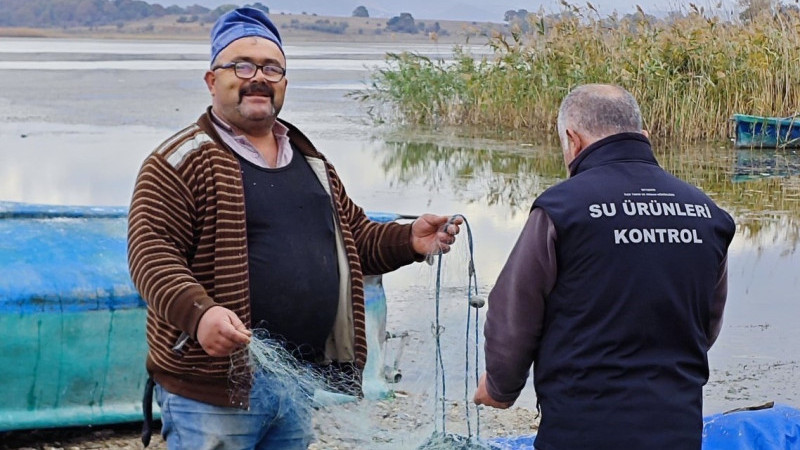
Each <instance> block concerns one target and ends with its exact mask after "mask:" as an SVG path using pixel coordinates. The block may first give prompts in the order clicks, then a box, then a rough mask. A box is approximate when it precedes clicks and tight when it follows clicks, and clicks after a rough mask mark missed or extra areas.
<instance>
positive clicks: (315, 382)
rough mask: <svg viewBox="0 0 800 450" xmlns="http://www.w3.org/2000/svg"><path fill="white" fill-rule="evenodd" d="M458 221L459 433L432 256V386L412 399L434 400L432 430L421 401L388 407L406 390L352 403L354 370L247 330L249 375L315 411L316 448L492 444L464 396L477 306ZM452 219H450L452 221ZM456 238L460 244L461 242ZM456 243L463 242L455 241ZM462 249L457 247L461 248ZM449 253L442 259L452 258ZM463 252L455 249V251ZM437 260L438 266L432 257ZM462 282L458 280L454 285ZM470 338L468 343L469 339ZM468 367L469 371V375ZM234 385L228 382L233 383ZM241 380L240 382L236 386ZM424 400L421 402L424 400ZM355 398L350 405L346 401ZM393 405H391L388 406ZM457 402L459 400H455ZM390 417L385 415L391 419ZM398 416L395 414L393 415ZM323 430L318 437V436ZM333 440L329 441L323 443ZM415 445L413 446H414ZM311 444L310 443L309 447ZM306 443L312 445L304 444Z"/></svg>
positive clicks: (469, 387) (430, 449) (437, 449)
mask: <svg viewBox="0 0 800 450" xmlns="http://www.w3.org/2000/svg"><path fill="white" fill-rule="evenodd" d="M458 217H460V218H461V219H462V220H463V225H462V226H463V227H464V228H465V229H466V234H467V237H466V239H465V240H466V243H467V244H466V245H467V247H468V253H467V260H468V265H467V275H468V282H467V293H466V301H463V306H464V308H465V309H466V317H467V323H466V330H465V341H464V342H465V345H464V347H463V349H464V352H465V355H464V358H465V359H464V363H463V366H462V367H463V368H464V385H463V388H464V397H463V404H462V408H463V409H462V410H461V416H462V418H463V424H462V425H461V426H459V427H458V428H459V429H460V430H464V428H466V435H461V434H458V433H453V432H448V431H447V422H448V416H449V420H450V423H451V424H452V423H453V419H455V417H454V416H455V414H454V411H453V408H450V406H451V405H452V404H453V401H452V399H450V400H448V399H447V384H446V376H445V361H444V359H443V352H442V345H441V340H440V338H441V336H442V334H443V333H444V326H443V325H442V324H441V322H440V308H441V304H440V302H441V297H442V295H443V292H447V295H450V292H449V290H448V289H446V288H443V287H442V283H441V278H442V264H443V258H444V257H446V256H444V255H434V256H432V257H431V258H429V263H431V264H432V266H433V267H435V271H436V280H435V307H436V311H435V318H434V320H433V322H432V323H431V332H432V334H433V338H434V341H435V351H434V353H435V360H436V361H435V365H434V371H435V376H434V378H435V387H434V392H433V398H432V399H431V397H428V396H424V395H423V396H420V397H419V398H420V399H421V400H419V401H420V402H422V401H425V402H431V400H433V403H434V420H433V422H435V424H434V429H433V431H432V432H430V431H424V430H426V429H427V430H430V428H428V426H430V425H431V420H430V417H427V418H425V417H424V416H423V415H420V414H419V412H420V410H421V409H424V407H425V405H419V406H420V407H417V408H414V409H415V411H416V412H417V416H411V415H408V416H406V415H404V413H398V412H397V410H395V409H393V408H392V407H393V402H396V403H400V402H401V401H408V399H406V398H404V397H406V395H400V398H396V397H394V395H390V396H389V397H388V398H386V399H382V400H381V401H366V400H363V399H362V400H359V397H358V396H356V395H348V394H354V393H355V392H354V391H352V390H348V388H347V386H353V385H358V384H359V382H360V380H359V379H358V377H357V375H354V374H355V373H357V372H353V371H351V372H348V371H346V370H340V368H326V370H324V371H323V370H320V368H319V367H316V366H313V365H309V364H305V363H303V362H300V361H299V360H298V359H296V358H295V356H294V355H293V354H292V352H291V351H289V350H287V347H286V345H285V343H282V342H281V341H280V340H278V339H275V338H273V337H270V336H269V333H268V332H266V331H265V330H260V329H258V330H254V334H253V339H251V343H250V345H249V346H248V354H249V365H250V368H251V373H250V375H252V374H254V373H258V372H259V371H264V372H266V373H269V374H270V375H271V380H274V383H277V386H275V385H272V386H270V389H277V390H279V391H281V392H284V393H285V394H286V395H289V396H291V398H292V400H293V402H294V403H295V404H296V407H297V408H300V409H301V410H304V411H305V412H307V413H309V414H313V411H316V414H315V422H316V424H315V425H316V426H317V430H318V433H317V434H318V436H317V437H318V439H321V442H320V443H319V444H318V445H320V447H318V448H332V447H334V446H335V447H339V445H340V444H343V445H342V447H339V448H373V449H378V448H419V449H421V450H451V449H452V450H457V449H491V448H496V447H493V446H491V445H490V444H488V443H485V442H484V441H482V440H481V439H480V413H479V409H478V408H476V407H475V406H474V405H473V404H472V401H471V393H472V391H473V390H474V388H475V386H476V385H477V378H478V310H479V308H480V307H481V306H483V301H482V300H481V299H479V298H478V297H477V277H476V275H475V265H474V261H473V256H472V233H471V230H470V229H469V224H468V223H467V221H466V218H464V217H463V216H458ZM454 219H455V216H454V218H453V219H451V220H454ZM461 241H464V239H462V240H461ZM462 247H463V244H462ZM462 250H463V249H462ZM452 253H455V252H451V255H450V257H453V255H452ZM462 253H463V252H462ZM437 258H438V263H435V259H437ZM462 286H463V285H462ZM471 337H472V338H474V340H473V341H471V339H470V338H471ZM471 370H474V372H472V373H471ZM471 376H473V377H474V380H473V382H472V384H471V383H470V377H471ZM234 385H236V383H234ZM242 385H244V384H242ZM425 399H427V400H425ZM354 402H356V403H354ZM396 403H395V404H394V406H396ZM457 403H462V402H457ZM393 415H394V416H395V417H392V416H393ZM398 415H399V416H400V417H398ZM319 431H323V433H322V434H324V435H323V436H320V434H321V433H319ZM326 439H334V440H335V442H330V441H326ZM420 442H421V444H420ZM312 445H313V444H312ZM312 448H313V447H312Z"/></svg>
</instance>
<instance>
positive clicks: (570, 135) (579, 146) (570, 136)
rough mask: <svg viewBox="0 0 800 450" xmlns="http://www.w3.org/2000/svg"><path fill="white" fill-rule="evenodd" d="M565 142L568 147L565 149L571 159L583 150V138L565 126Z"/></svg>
mask: <svg viewBox="0 0 800 450" xmlns="http://www.w3.org/2000/svg"><path fill="white" fill-rule="evenodd" d="M567 143H568V148H567V151H568V152H569V155H570V156H571V157H572V158H571V159H575V158H576V157H577V156H578V153H580V152H581V150H583V140H582V139H581V136H580V135H579V134H578V133H576V132H575V131H574V130H571V129H569V128H567Z"/></svg>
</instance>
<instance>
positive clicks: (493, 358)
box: [474, 208, 557, 408]
mask: <svg viewBox="0 0 800 450" xmlns="http://www.w3.org/2000/svg"><path fill="white" fill-rule="evenodd" d="M555 243H556V231H555V227H554V226H553V223H552V221H551V220H550V218H549V217H548V216H547V214H546V213H545V212H544V211H543V210H541V209H539V208H536V209H534V210H533V211H532V212H531V215H530V216H529V217H528V222H527V223H526V224H525V228H524V229H523V230H522V233H521V234H520V237H519V239H518V240H517V243H516V244H515V246H514V249H513V250H512V251H511V255H509V257H508V261H507V262H506V264H505V266H504V267H503V270H502V271H501V272H500V275H499V277H498V279H497V283H496V284H495V286H494V288H493V289H492V291H491V292H490V293H489V300H488V305H489V310H488V312H487V313H486V323H485V325H484V331H483V334H484V337H485V344H484V349H485V355H486V356H485V357H486V375H485V376H484V378H483V379H482V380H481V381H482V382H481V383H480V385H479V386H478V391H477V392H476V393H475V398H474V401H475V403H477V404H479V405H480V404H484V405H489V406H493V407H496V408H507V407H509V406H511V405H512V404H513V403H514V401H516V399H517V397H518V396H519V394H520V392H521V391H522V389H523V387H525V382H526V381H527V379H528V375H529V373H530V367H531V364H532V363H533V359H534V355H535V354H536V351H537V350H538V348H539V342H540V340H541V335H542V329H543V323H544V310H545V299H546V298H547V296H548V295H549V293H550V291H552V289H553V286H555V282H556V267H557V266H556V253H555Z"/></svg>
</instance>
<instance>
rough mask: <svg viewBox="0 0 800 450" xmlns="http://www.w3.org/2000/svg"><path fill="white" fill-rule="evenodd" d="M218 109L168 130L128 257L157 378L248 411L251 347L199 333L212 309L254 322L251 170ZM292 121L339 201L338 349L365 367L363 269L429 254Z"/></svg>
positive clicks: (139, 194)
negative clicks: (247, 179)
mask: <svg viewBox="0 0 800 450" xmlns="http://www.w3.org/2000/svg"><path fill="white" fill-rule="evenodd" d="M208 114H209V113H208V112H206V114H204V115H202V116H201V117H200V119H199V120H198V121H197V122H196V123H194V124H192V125H191V126H189V127H187V128H185V129H183V130H181V131H180V132H178V133H176V134H175V135H174V136H172V137H171V138H169V139H167V140H166V141H165V142H164V143H163V144H161V146H160V147H158V148H157V149H156V150H155V151H154V152H153V153H152V154H151V155H150V156H148V157H147V159H145V161H144V163H143V164H142V167H141V169H140V171H139V175H138V177H137V180H136V185H135V187H134V192H133V199H132V200H131V207H130V213H129V218H128V264H129V267H130V272H131V277H132V279H133V282H134V284H135V285H136V288H137V289H138V290H139V293H140V294H141V296H142V297H143V298H144V300H145V301H146V302H147V306H148V308H147V310H148V312H147V342H148V345H149V353H148V357H147V370H148V372H149V373H150V374H151V375H152V376H153V378H154V379H155V381H156V382H158V383H159V384H160V385H161V386H163V387H164V388H165V389H167V390H168V391H170V392H172V393H175V394H179V395H182V396H185V397H188V398H192V399H195V400H198V401H202V402H206V403H210V404H214V405H219V406H235V407H240V408H246V407H247V406H248V403H247V391H248V389H249V382H250V381H249V376H247V375H244V379H242V377H243V375H241V374H248V373H249V372H248V371H247V366H246V360H245V352H244V351H241V352H238V353H237V354H235V355H234V356H233V357H219V358H217V357H210V356H208V355H207V354H206V353H205V352H204V351H203V349H202V348H201V347H200V345H199V344H198V343H197V342H196V340H195V337H196V332H197V324H198V322H199V320H200V317H201V316H202V315H203V313H204V312H205V311H207V310H208V308H210V307H211V306H214V305H222V306H224V307H226V308H228V309H230V310H232V311H234V312H235V313H236V314H238V315H239V317H240V318H241V319H242V321H243V322H244V323H245V324H246V325H247V326H248V327H249V326H250V299H249V287H248V286H249V280H248V268H247V232H246V229H245V227H246V225H245V208H244V191H243V187H242V179H241V171H240V168H239V162H238V160H237V158H236V157H235V156H234V154H233V152H232V151H231V150H230V149H229V148H227V147H226V146H225V145H224V144H223V143H222V140H221V139H220V137H219V136H218V135H217V133H216V131H215V129H214V127H213V125H212V124H211V121H210V118H209V115H208ZM282 123H284V124H285V125H286V126H287V127H289V139H290V141H291V143H292V144H293V145H294V146H295V147H296V148H297V149H298V150H299V151H300V152H301V153H302V154H303V155H304V156H305V157H306V160H307V161H308V162H309V164H310V165H311V167H312V169H313V170H314V172H315V173H316V174H317V176H318V178H320V181H321V183H322V185H323V187H324V188H325V189H326V190H327V191H328V193H329V194H330V195H331V200H332V203H333V206H334V208H333V210H334V214H335V218H334V222H335V223H336V224H337V228H338V237H337V249H338V251H339V261H340V263H339V267H340V299H339V309H338V313H337V318H336V323H335V325H334V329H333V330H332V332H331V336H330V337H329V339H328V343H327V345H326V355H327V356H328V357H329V358H330V359H331V360H332V361H335V362H340V363H352V364H355V366H356V367H358V368H359V369H363V367H364V363H365V362H366V356H367V345H366V338H365V314H364V285H363V275H364V274H380V273H385V272H388V271H391V270H394V269H396V268H398V267H401V266H403V265H405V264H409V263H411V262H413V261H415V260H419V259H420V256H419V255H416V254H415V253H414V251H413V249H412V247H411V243H410V233H411V227H410V225H401V224H397V223H387V224H380V223H376V222H372V221H370V220H369V219H368V217H367V216H366V215H365V214H364V211H363V210H362V209H361V208H360V207H359V206H357V205H356V204H355V203H353V201H352V200H351V199H350V198H349V197H348V196H347V194H346V192H345V189H344V187H343V186H342V184H341V181H340V179H339V177H338V176H337V174H336V171H335V169H334V168H333V166H332V165H331V164H330V163H328V162H327V161H326V160H325V158H324V156H322V154H320V153H319V152H318V151H317V150H316V149H315V148H314V146H313V145H312V144H311V142H310V141H309V140H308V139H307V138H306V137H305V136H304V135H303V134H302V133H301V132H300V131H299V130H297V129H296V128H295V127H294V126H292V125H291V124H289V123H287V122H284V121H282ZM299 238H300V237H292V236H287V239H299ZM306 282H313V280H306ZM182 332H185V333H187V334H188V335H189V336H190V338H191V339H189V341H188V342H187V344H186V346H185V347H184V348H183V350H184V351H183V355H179V354H178V353H176V352H174V351H172V347H173V346H174V345H175V344H176V341H177V340H178V339H179V337H180V335H181V333H182Z"/></svg>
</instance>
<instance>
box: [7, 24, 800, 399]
mask: <svg viewBox="0 0 800 450" xmlns="http://www.w3.org/2000/svg"><path fill="white" fill-rule="evenodd" d="M402 50H412V51H417V52H421V53H424V54H427V55H429V56H432V57H436V58H444V59H446V58H448V57H449V55H450V52H451V49H450V47H449V46H438V45H435V44H427V45H415V46H413V47H408V46H403V45H400V44H395V45H392V44H352V45H348V44H331V45H328V44H303V45H289V46H287V48H286V53H287V55H288V56H289V61H288V74H287V78H288V79H289V87H288V93H287V98H286V104H285V106H284V110H283V112H282V113H281V116H282V117H283V118H285V119H287V120H289V121H291V122H293V123H295V124H296V125H298V126H299V127H300V128H301V129H302V130H303V131H304V132H305V133H306V134H307V135H308V136H309V137H310V138H311V139H312V141H314V142H315V143H316V145H317V146H318V148H319V149H320V150H321V151H322V152H323V153H325V154H326V155H327V157H328V158H329V159H330V160H331V161H332V162H333V163H334V165H335V166H336V167H337V169H338V170H339V173H340V175H341V176H342V178H343V179H344V181H345V185H346V186H347V189H348V193H349V194H350V196H351V197H352V198H353V199H354V200H355V201H356V202H358V203H359V204H360V205H361V206H363V207H364V208H365V209H367V210H370V211H389V212H396V213H403V214H419V213H423V212H435V213H441V214H453V213H462V214H464V215H465V216H466V217H467V219H468V220H469V222H470V225H471V226H472V231H473V235H474V249H475V258H476V260H475V262H476V269H477V274H478V279H479V284H480V286H479V291H480V293H481V294H485V293H486V292H488V290H489V289H490V288H491V287H492V284H493V282H494V279H495V278H496V277H497V274H498V273H499V271H500V269H501V268H502V264H503V263H504V261H505V258H506V256H507V255H508V253H509V251H510V249H511V247H512V246H513V244H514V242H515V240H516V238H517V235H518V233H519V231H520V229H521V228H522V225H523V223H524V221H525V218H526V215H527V211H528V208H529V207H530V204H531V202H532V201H533V199H534V197H535V196H536V195H537V194H538V193H540V192H541V191H542V190H543V189H545V188H546V187H548V186H550V185H552V184H553V183H554V182H556V181H558V180H560V179H562V178H563V177H564V169H563V167H562V165H561V161H560V160H559V158H560V156H559V154H558V152H557V150H555V149H552V148H540V147H534V146H530V145H528V144H527V143H521V142H503V141H491V140H479V139H464V138H458V137H455V136H451V135H449V134H448V133H442V132H437V133H432V132H430V131H426V130H423V129H418V130H405V131H403V132H398V131H392V130H390V129H383V128H376V127H375V126H373V125H372V124H371V123H369V121H368V117H367V114H366V110H365V108H364V107H363V106H362V105H360V104H359V103H357V102H356V101H354V100H352V99H351V98H349V97H347V96H346V94H347V93H349V92H351V91H353V90H354V89H359V88H362V87H364V83H365V81H366V80H367V76H368V70H369V69H370V68H375V67H382V66H383V64H384V63H383V55H384V54H385V53H386V52H387V51H402ZM474 51H475V52H482V53H486V52H487V51H488V50H487V49H485V48H480V47H478V48H475V49H474ZM207 64H208V62H207V46H206V44H205V43H197V42H135V41H124V42H123V41H89V40H86V41H82V40H48V39H0V86H2V89H0V143H1V145H0V200H5V201H21V202H34V203H53V204H81V205H127V203H128V201H129V199H130V195H131V190H132V186H133V182H134V178H135V176H136V173H137V171H138V168H139V165H140V164H141V161H142V160H143V159H144V157H145V156H146V155H147V154H148V153H149V152H150V151H152V150H153V148H154V147H155V146H156V145H158V144H159V143H160V142H161V141H163V140H164V139H165V138H167V137H168V136H169V135H171V134H172V133H174V132H175V131H177V130H179V129H181V128H183V127H184V126H186V125H188V124H189V123H190V122H192V121H194V120H195V119H196V118H197V117H198V116H199V115H200V114H201V112H202V111H203V110H204V108H205V107H206V106H207V104H208V103H209V96H208V92H207V89H206V87H205V84H204V83H203V80H202V76H203V71H204V70H205V68H206V67H207ZM657 153H658V156H659V160H660V161H661V163H662V165H664V166H665V167H667V168H669V170H671V171H673V172H674V173H676V174H677V175H679V176H681V177H682V178H684V179H687V180H689V181H691V182H692V183H695V184H697V185H699V186H701V187H702V188H703V189H704V190H706V191H707V192H709V193H710V194H711V195H712V196H713V197H714V198H715V199H716V200H717V201H718V202H719V203H720V204H721V205H723V206H724V207H725V208H727V209H728V210H729V211H730V212H731V213H732V215H733V216H734V218H735V219H736V221H737V224H738V232H737V235H736V238H735V239H734V242H733V244H732V246H731V253H730V268H729V270H730V293H729V299H728V307H727V310H726V315H725V323H724V327H723V330H722V334H721V336H720V338H719V340H718V342H717V344H716V345H715V347H714V348H713V349H712V350H711V352H710V355H709V357H710V360H711V367H712V373H711V379H710V381H709V384H708V386H707V387H706V391H705V397H706V403H705V409H706V412H707V413H713V412H720V411H723V410H727V409H731V408H736V407H741V406H747V405H752V404H758V403H763V402H766V401H770V400H774V401H776V402H783V403H788V404H791V405H794V406H796V407H798V406H800V370H798V369H799V368H798V365H800V345H798V344H800V328H798V327H797V325H796V322H797V320H798V319H797V318H798V317H800V302H799V301H798V300H797V294H796V293H797V292H798V290H799V288H800V286H798V284H800V283H798V279H799V277H798V270H797V268H798V267H800V264H799V263H800V261H798V256H797V251H796V247H797V242H798V217H799V216H800V206H799V205H798V202H799V200H800V179H799V178H798V173H800V163H799V161H800V158H798V156H797V155H796V154H795V153H794V152H777V153H776V152H766V151H756V152H750V151H737V150H734V149H732V148H730V146H729V145H727V144H725V143H722V144H717V145H706V146H698V147H695V148H690V149H684V150H677V149H671V148H669V146H667V145H663V144H659V145H658V146H657ZM465 237H466V236H465V235H462V239H461V243H460V244H459V246H458V248H456V249H455V250H454V251H453V253H451V255H449V256H448V257H447V258H446V260H445V271H444V280H445V289H444V293H443V295H442V298H441V308H442V312H443V314H442V318H441V320H442V323H443V324H444V325H445V333H444V335H443V337H442V339H443V341H442V342H443V344H442V345H443V348H444V354H445V359H446V362H447V363H448V365H447V369H446V371H447V374H448V375H447V383H448V384H447V387H448V397H453V398H462V397H463V391H464V387H463V379H464V359H463V358H464V355H465V352H466V351H467V350H469V351H470V352H472V351H473V350H474V342H473V340H474V339H475V333H474V332H472V331H470V336H469V339H470V340H469V341H466V342H467V343H469V342H472V344H467V345H465V337H466V334H467V329H468V328H467V327H466V308H465V306H464V305H465V302H466V292H465V289H464V287H465V285H466V279H467V278H466V263H465V261H466V257H467V254H466V246H465V239H464V238H465ZM384 280H385V284H386V290H387V296H388V297H389V315H390V317H389V328H391V329H393V330H394V331H398V332H399V331H408V332H409V335H410V337H409V339H410V343H411V344H412V345H410V346H408V347H407V348H406V349H405V351H404V352H403V354H402V356H401V358H400V367H401V368H402V369H403V372H404V374H405V377H404V379H403V381H402V382H401V384H400V386H399V388H401V389H406V390H409V391H416V392H431V387H432V385H433V373H434V369H433V362H434V353H433V352H434V350H433V344H432V338H431V332H430V326H431V321H432V319H431V318H432V317H433V315H434V308H433V305H434V301H433V294H432V292H433V285H434V281H435V271H434V268H433V267H430V266H427V265H425V264H417V265H414V266H410V267H405V268H402V269H400V270H398V271H396V272H394V273H392V274H389V275H387V276H385V278H384ZM417 344H419V345H417ZM396 349H397V345H396V343H394V342H392V341H390V342H389V350H390V356H391V355H392V352H393V351H394V350H396ZM473 357H474V356H473V355H471V356H470V358H473ZM471 370H474V368H473V369H471ZM534 403H535V398H534V395H533V389H532V388H531V387H528V388H526V391H525V392H524V394H523V398H522V399H521V400H520V404H522V405H523V406H532V405H533V404H534Z"/></svg>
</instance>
